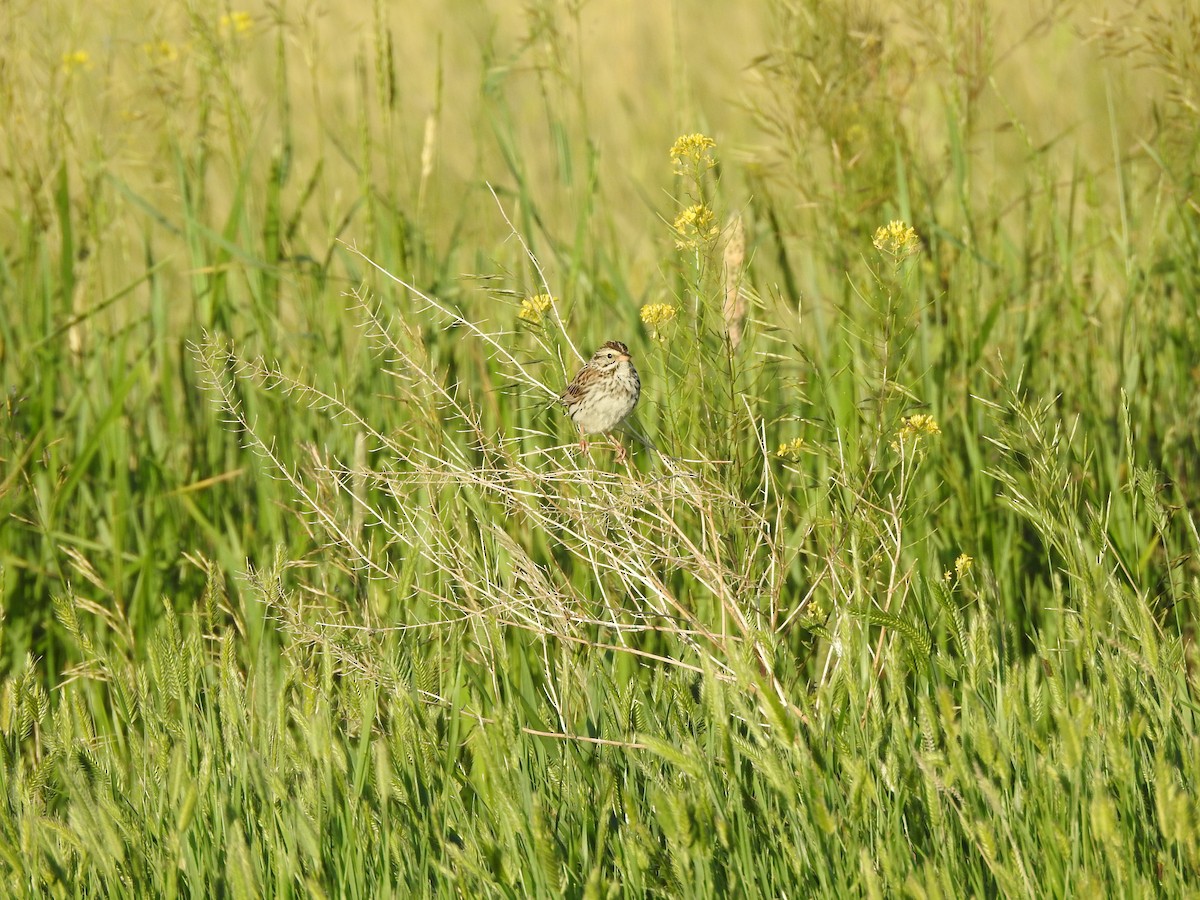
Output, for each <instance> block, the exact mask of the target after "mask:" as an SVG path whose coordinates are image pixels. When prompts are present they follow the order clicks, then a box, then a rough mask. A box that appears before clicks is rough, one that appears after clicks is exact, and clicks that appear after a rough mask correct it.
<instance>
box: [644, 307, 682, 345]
mask: <svg viewBox="0 0 1200 900" xmlns="http://www.w3.org/2000/svg"><path fill="white" fill-rule="evenodd" d="M678 312H679V308H678V307H675V306H671V304H669V303H647V304H646V305H645V306H643V307H642V312H641V316H642V322H643V323H645V324H646V325H649V326H650V334H651V336H652V337H653V338H654V339H655V340H656V341H664V340H666V337H665V336H664V335H663V333H662V331H661V327H662V326H663V325H666V324H667V323H668V322H670V321H672V320H673V319H674V318H675V316H676V315H677V314H678Z"/></svg>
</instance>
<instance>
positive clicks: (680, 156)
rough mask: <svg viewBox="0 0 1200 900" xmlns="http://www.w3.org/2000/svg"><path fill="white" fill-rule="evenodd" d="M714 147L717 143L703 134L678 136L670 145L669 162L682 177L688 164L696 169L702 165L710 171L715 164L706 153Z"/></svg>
mask: <svg viewBox="0 0 1200 900" xmlns="http://www.w3.org/2000/svg"><path fill="white" fill-rule="evenodd" d="M716 146H717V142H716V141H714V140H713V139H712V138H710V137H709V136H708V135H705V134H699V133H697V134H682V135H680V136H679V137H677V138H676V139H675V143H674V144H672V145H671V162H673V163H674V164H675V171H676V172H677V173H678V174H680V175H682V174H683V173H684V172H685V171H686V170H687V165H688V163H689V162H690V163H691V164H692V165H694V166H697V167H700V166H701V165H703V166H704V168H706V169H711V168H712V167H713V166H715V165H716V164H717V163H716V160H714V159H713V158H712V156H711V155H710V154H709V152H708V151H709V150H712V149H714V148H715V147H716Z"/></svg>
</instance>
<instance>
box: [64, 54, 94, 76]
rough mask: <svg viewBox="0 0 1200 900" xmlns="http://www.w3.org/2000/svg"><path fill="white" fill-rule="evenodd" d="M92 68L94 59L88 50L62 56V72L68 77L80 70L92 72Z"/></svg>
mask: <svg viewBox="0 0 1200 900" xmlns="http://www.w3.org/2000/svg"><path fill="white" fill-rule="evenodd" d="M91 68H92V57H91V55H90V54H89V53H88V52H87V51H86V50H74V51H72V52H71V53H64V54H63V55H62V70H63V72H64V73H65V74H67V75H71V74H72V73H74V72H78V71H79V70H80V69H83V70H90V69H91Z"/></svg>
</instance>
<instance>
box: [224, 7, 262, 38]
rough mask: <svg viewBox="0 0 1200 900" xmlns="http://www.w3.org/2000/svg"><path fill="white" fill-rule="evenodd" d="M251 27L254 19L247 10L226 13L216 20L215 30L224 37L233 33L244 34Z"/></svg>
mask: <svg viewBox="0 0 1200 900" xmlns="http://www.w3.org/2000/svg"><path fill="white" fill-rule="evenodd" d="M253 27H254V19H253V17H252V16H251V15H250V13H248V12H231V13H226V14H225V15H223V16H221V18H220V19H219V20H218V21H217V31H219V32H220V33H221V37H224V38H228V37H232V36H233V35H235V34H245V33H246V32H247V31H250V29H252V28H253Z"/></svg>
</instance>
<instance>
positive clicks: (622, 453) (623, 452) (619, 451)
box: [613, 438, 629, 462]
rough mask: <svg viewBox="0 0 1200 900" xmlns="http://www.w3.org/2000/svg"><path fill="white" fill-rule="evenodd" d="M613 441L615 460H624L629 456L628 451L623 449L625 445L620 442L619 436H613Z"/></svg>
mask: <svg viewBox="0 0 1200 900" xmlns="http://www.w3.org/2000/svg"><path fill="white" fill-rule="evenodd" d="M613 443H615V444H616V445H617V462H625V460H626V459H628V457H629V452H628V451H627V450H626V449H625V445H624V444H622V443H621V439H620V438H613Z"/></svg>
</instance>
